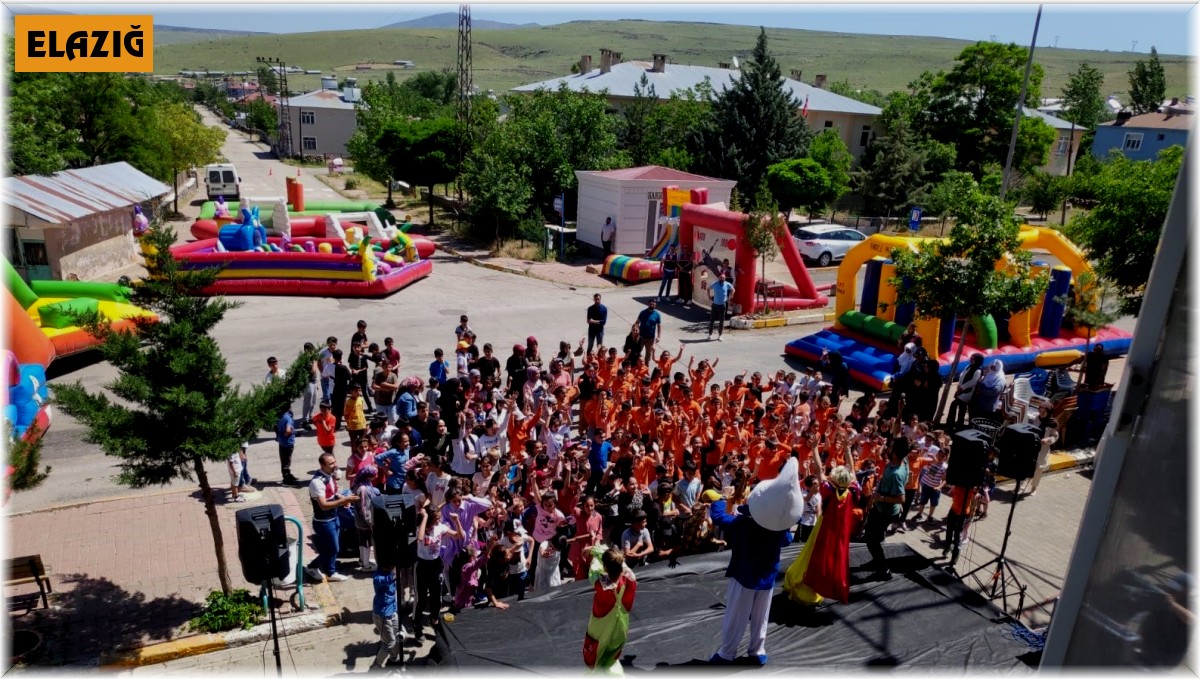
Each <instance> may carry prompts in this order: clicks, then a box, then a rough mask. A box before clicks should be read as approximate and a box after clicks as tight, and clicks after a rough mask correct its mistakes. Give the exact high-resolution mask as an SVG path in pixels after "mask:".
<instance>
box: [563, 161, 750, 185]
mask: <svg viewBox="0 0 1200 679" xmlns="http://www.w3.org/2000/svg"><path fill="white" fill-rule="evenodd" d="M576 174H580V175H593V176H596V177H607V178H609V179H618V180H622V181H625V180H645V181H661V182H696V181H699V182H721V183H728V184H735V183H736V182H734V181H732V180H729V179H717V178H716V177H705V176H704V175H700V174H692V173H691V172H684V171H682V170H676V169H673V168H669V167H662V166H661V165H644V166H642V167H627V168H623V169H620V170H601V171H595V170H579V171H578V172H577V173H576Z"/></svg>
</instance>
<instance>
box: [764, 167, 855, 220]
mask: <svg viewBox="0 0 1200 679" xmlns="http://www.w3.org/2000/svg"><path fill="white" fill-rule="evenodd" d="M766 186H767V189H768V190H769V191H770V194H771V196H772V197H773V198H774V199H775V201H777V202H778V209H780V210H783V212H784V214H787V215H790V214H791V213H792V210H793V209H795V208H804V209H805V211H806V212H807V213H808V214H812V212H814V211H815V210H817V209H820V208H823V207H825V206H827V205H829V204H830V203H832V202H833V201H834V200H836V199H837V189H836V188H835V187H834V185H833V180H832V179H831V178H830V176H829V172H828V171H827V170H826V169H825V168H824V167H822V166H821V164H820V163H818V162H817V161H816V160H813V159H812V158H795V159H793V160H785V161H783V162H782V163H775V164H774V165H771V166H770V167H768V168H767V184H766Z"/></svg>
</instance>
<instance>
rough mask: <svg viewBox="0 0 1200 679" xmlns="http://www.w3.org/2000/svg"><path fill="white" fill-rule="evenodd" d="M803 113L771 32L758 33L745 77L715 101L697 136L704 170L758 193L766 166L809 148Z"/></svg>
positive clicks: (809, 133) (746, 66) (808, 134)
mask: <svg viewBox="0 0 1200 679" xmlns="http://www.w3.org/2000/svg"><path fill="white" fill-rule="evenodd" d="M799 110H800V102H798V101H796V98H795V97H794V96H792V94H791V92H790V91H789V90H785V89H784V88H783V76H781V75H780V71H779V64H778V63H777V62H776V61H775V58H774V57H773V56H771V53H770V51H769V50H768V49H767V31H766V29H759V33H758V42H757V43H755V45H754V51H753V52H752V53H751V56H750V59H748V60H747V63H746V64H745V65H744V66H743V68H742V71H741V74H740V75H739V76H738V77H737V78H735V79H734V80H733V81H732V82H731V83H730V85H729V86H728V87H727V88H726V89H725V90H723V91H722V92H721V93H720V94H718V95H717V98H716V100H715V101H713V105H712V117H711V119H710V122H709V124H708V125H707V126H706V127H705V128H704V129H703V130H702V131H701V133H700V135H699V137H700V144H699V148H700V152H701V154H702V155H701V160H700V166H701V168H702V169H704V170H705V171H706V172H707V173H709V174H711V175H712V176H714V177H724V178H727V179H735V180H737V182H738V184H739V185H740V186H744V187H746V190H747V191H757V190H758V187H760V186H762V184H763V182H764V181H765V179H766V176H767V167H769V166H771V165H774V164H775V163H778V162H780V161H783V160H787V159H789V158H798V157H800V156H802V155H804V152H805V151H806V150H807V148H808V143H809V140H810V139H811V138H812V133H811V132H810V131H809V129H808V127H807V126H806V125H805V124H804V119H803V118H801V117H800V116H799Z"/></svg>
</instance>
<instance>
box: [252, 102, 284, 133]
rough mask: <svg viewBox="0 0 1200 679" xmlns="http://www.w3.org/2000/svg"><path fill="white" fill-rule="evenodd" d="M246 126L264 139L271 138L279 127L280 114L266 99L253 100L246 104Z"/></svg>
mask: <svg viewBox="0 0 1200 679" xmlns="http://www.w3.org/2000/svg"><path fill="white" fill-rule="evenodd" d="M246 126H247V127H249V128H250V129H251V130H256V131H258V133H259V134H261V135H262V136H263V137H264V138H267V137H270V136H271V135H272V134H273V133H274V132H275V130H276V129H277V128H278V127H279V114H278V113H277V112H276V111H275V107H274V106H272V105H270V104H268V103H267V102H266V100H265V99H261V98H260V99H251V100H250V102H249V103H248V104H246Z"/></svg>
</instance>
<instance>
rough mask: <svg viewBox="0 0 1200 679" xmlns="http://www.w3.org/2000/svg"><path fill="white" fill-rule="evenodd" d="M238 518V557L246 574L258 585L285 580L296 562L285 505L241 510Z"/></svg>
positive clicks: (237, 514) (236, 516)
mask: <svg viewBox="0 0 1200 679" xmlns="http://www.w3.org/2000/svg"><path fill="white" fill-rule="evenodd" d="M234 517H235V518H236V520H237V536H238V560H239V561H241V562H242V575H243V576H244V577H245V578H246V580H247V581H248V582H252V583H254V584H256V585H258V584H262V583H263V581H266V580H274V579H276V578H278V579H283V578H286V577H287V576H288V572H289V571H290V570H291V567H292V565H291V564H290V563H288V546H287V526H286V524H285V523H284V519H283V507H282V506H280V505H263V506H260V507H248V508H246V509H239V510H238V511H237V513H236V514H234Z"/></svg>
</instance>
